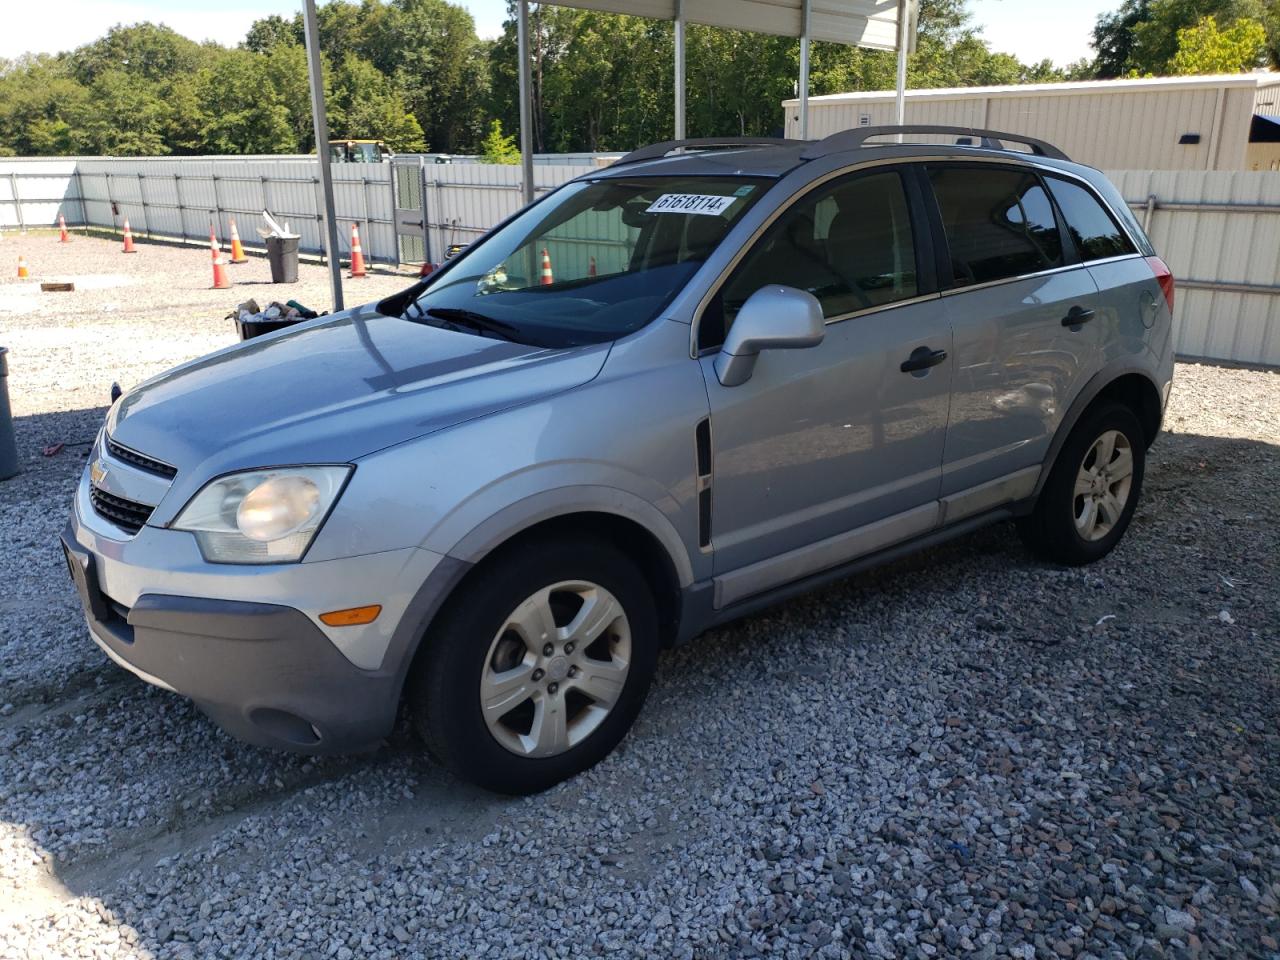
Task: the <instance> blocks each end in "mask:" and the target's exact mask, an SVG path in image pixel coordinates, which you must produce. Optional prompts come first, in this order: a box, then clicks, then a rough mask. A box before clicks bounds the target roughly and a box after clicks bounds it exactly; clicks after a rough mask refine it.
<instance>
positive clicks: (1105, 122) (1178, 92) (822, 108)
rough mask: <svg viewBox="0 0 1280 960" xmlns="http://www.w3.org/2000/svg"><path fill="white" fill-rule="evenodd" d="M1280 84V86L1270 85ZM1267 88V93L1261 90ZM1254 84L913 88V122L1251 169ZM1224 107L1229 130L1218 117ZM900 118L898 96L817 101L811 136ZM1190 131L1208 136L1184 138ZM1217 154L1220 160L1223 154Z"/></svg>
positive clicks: (791, 130)
mask: <svg viewBox="0 0 1280 960" xmlns="http://www.w3.org/2000/svg"><path fill="white" fill-rule="evenodd" d="M1260 89H1261V90H1262V91H1272V93H1271V94H1270V95H1271V96H1275V93H1274V91H1276V90H1277V89H1280V88H1278V87H1275V86H1272V87H1263V88H1260ZM1259 95H1261V94H1259ZM1253 101H1254V91H1253V89H1252V88H1248V87H1239V88H1226V87H1219V88H1214V87H1209V86H1204V87H1200V88H1181V89H1169V90H1154V89H1146V90H1142V89H1139V90H1130V91H1124V92H1108V93H1096V92H1089V91H1082V92H1079V93H1039V94H1036V95H1017V94H1012V95H1011V94H1000V95H997V96H986V95H974V96H957V97H912V96H910V95H908V97H907V104H906V116H907V122H908V123H937V124H950V125H954V126H986V127H989V128H991V129H995V130H1007V131H1009V132H1013V133H1024V134H1027V135H1028V136H1033V137H1039V138H1041V139H1043V140H1048V141H1049V142H1050V143H1053V144H1055V145H1056V146H1058V147H1061V148H1062V149H1063V150H1065V151H1066V153H1067V154H1068V155H1069V156H1070V157H1071V158H1072V159H1075V160H1079V161H1080V162H1081V163H1087V164H1089V165H1090V166H1094V167H1100V168H1117V169H1129V170H1139V169H1153V170H1207V169H1237V170H1238V169H1243V168H1244V166H1245V162H1244V153H1245V144H1246V143H1247V142H1248V139H1249V135H1248V129H1249V121H1250V118H1251V117H1252V115H1253ZM1220 106H1221V107H1222V119H1221V129H1220V130H1217V131H1216V133H1217V137H1218V140H1217V142H1218V144H1219V145H1218V147H1217V149H1216V150H1215V149H1214V144H1215V122H1216V120H1217V117H1218V111H1219V107H1220ZM863 114H866V115H868V116H870V118H871V119H870V122H871V124H873V125H875V124H891V123H893V122H894V105H893V97H892V95H886V96H884V97H877V98H875V99H870V98H869V99H861V100H844V101H842V100H830V101H823V100H813V101H810V104H809V130H810V136H813V137H824V136H827V135H828V134H832V133H836V132H838V131H840V130H847V129H849V128H850V127H856V126H858V125H859V118H860V116H861V115H863ZM786 130H787V136H792V137H794V136H798V135H799V113H798V110H797V109H796V108H795V107H794V106H793V105H790V104H788V106H787V108H786ZM1186 133H1193V134H1199V135H1200V142H1199V143H1198V144H1194V145H1181V144H1179V143H1178V140H1179V138H1180V137H1181V136H1182V135H1183V134H1186ZM1215 153H1216V160H1215V156H1214V155H1215Z"/></svg>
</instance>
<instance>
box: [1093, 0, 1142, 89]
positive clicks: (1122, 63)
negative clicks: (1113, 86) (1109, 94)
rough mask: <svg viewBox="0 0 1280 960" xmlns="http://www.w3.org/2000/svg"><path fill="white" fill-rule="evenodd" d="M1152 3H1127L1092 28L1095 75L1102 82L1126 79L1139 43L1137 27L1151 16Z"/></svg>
mask: <svg viewBox="0 0 1280 960" xmlns="http://www.w3.org/2000/svg"><path fill="white" fill-rule="evenodd" d="M1150 8H1151V0H1124V3H1123V4H1122V5H1121V7H1120V9H1119V10H1117V11H1115V12H1114V13H1104V14H1103V15H1102V16H1100V17H1098V22H1097V24H1096V25H1095V26H1094V28H1093V49H1094V50H1095V51H1097V56H1096V57H1095V58H1094V61H1093V67H1094V72H1095V74H1096V75H1097V76H1098V78H1099V79H1102V80H1109V79H1111V78H1113V77H1120V76H1123V75H1124V74H1125V73H1126V72H1127V71H1128V70H1129V69H1130V66H1129V61H1130V59H1131V58H1132V56H1133V48H1134V44H1135V42H1136V40H1135V37H1134V28H1135V27H1136V26H1137V25H1138V24H1139V23H1142V22H1143V21H1145V20H1147V19H1148V18H1149V17H1150V15H1151V10H1150Z"/></svg>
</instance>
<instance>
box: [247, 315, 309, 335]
mask: <svg viewBox="0 0 1280 960" xmlns="http://www.w3.org/2000/svg"><path fill="white" fill-rule="evenodd" d="M305 319H306V318H305V317H276V318H275V319H273V320H264V319H262V318H260V317H255V318H253V319H250V320H241V319H239V318H236V331H237V332H238V333H239V334H240V339H241V340H252V339H253V338H254V337H260V336H262V335H263V334H264V333H275V331H277V330H283V329H284V328H285V327H292V326H293V325H294V324H296V323H301V322H302V321H303V320H305Z"/></svg>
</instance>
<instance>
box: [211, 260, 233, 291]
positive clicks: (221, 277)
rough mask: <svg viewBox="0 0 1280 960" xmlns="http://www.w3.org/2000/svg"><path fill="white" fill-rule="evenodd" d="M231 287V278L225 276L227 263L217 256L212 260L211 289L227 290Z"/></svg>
mask: <svg viewBox="0 0 1280 960" xmlns="http://www.w3.org/2000/svg"><path fill="white" fill-rule="evenodd" d="M230 287H231V278H230V277H229V276H227V261H225V260H223V259H222V254H218V255H217V256H216V257H214V259H213V289H214V290H227V289H230Z"/></svg>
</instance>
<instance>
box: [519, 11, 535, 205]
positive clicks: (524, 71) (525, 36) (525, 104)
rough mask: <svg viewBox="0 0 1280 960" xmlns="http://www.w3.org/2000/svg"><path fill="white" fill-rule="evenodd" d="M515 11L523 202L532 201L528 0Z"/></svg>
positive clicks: (531, 108)
mask: <svg viewBox="0 0 1280 960" xmlns="http://www.w3.org/2000/svg"><path fill="white" fill-rule="evenodd" d="M516 11H517V12H516V51H517V53H516V56H517V57H518V58H519V60H520V63H519V76H520V170H521V174H520V175H521V177H523V179H524V202H525V203H533V196H534V191H533V104H532V101H531V92H532V91H531V88H532V87H533V77H532V76H531V75H530V67H529V0H519V2H518V3H517V4H516Z"/></svg>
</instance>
